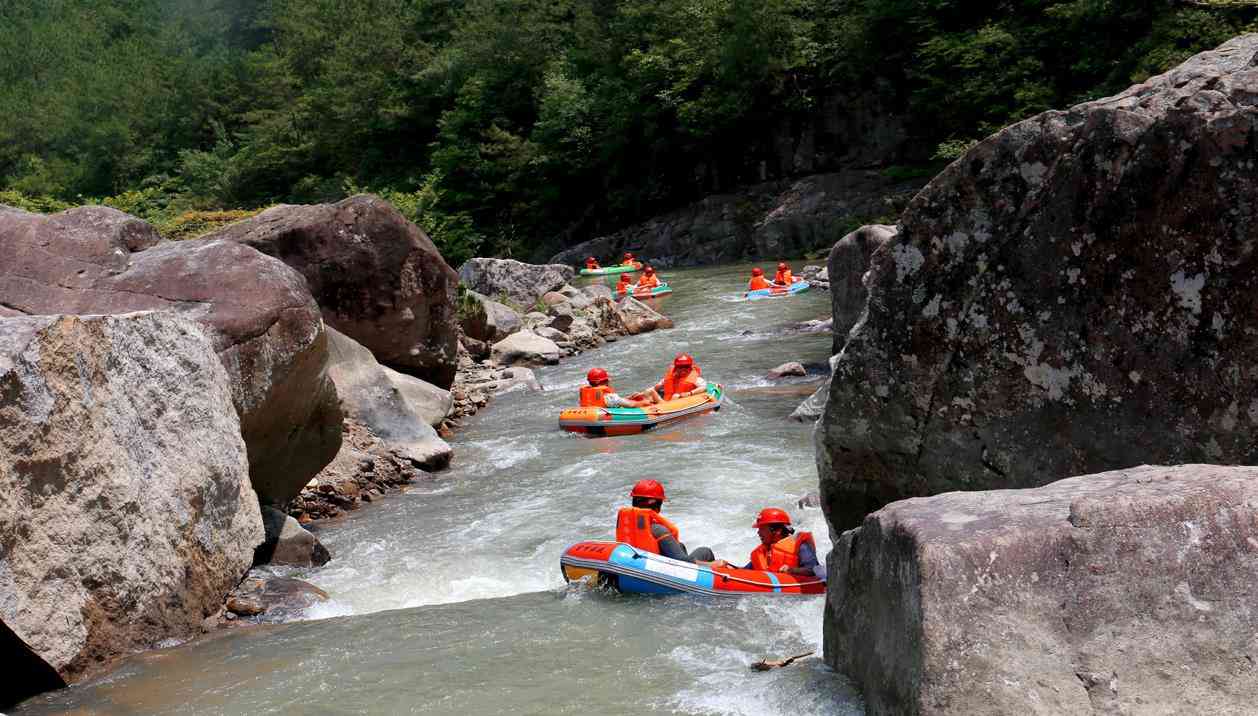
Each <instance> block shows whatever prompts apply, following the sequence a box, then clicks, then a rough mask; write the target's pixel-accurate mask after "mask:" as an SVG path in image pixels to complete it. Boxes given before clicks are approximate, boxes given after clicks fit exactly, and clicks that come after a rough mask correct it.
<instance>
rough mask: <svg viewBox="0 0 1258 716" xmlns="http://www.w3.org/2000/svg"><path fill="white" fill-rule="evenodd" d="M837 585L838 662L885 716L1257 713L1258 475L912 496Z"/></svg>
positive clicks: (851, 550)
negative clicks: (1255, 706)
mask: <svg viewBox="0 0 1258 716" xmlns="http://www.w3.org/2000/svg"><path fill="white" fill-rule="evenodd" d="M829 589H830V591H829V596H828V600H827V604H826V614H827V620H826V625H825V652H826V659H827V660H828V661H829V662H830V664H831V665H833V666H834V667H835V668H836V669H839V670H840V671H843V672H844V673H846V674H848V675H849V676H851V677H852V678H853V679H854V680H855V682H856V684H857V686H858V687H859V688H860V689H861V691H862V692H863V693H864V700H865V704H866V708H867V709H868V712H869V713H871V714H892V713H894V714H925V713H930V714H957V715H958V716H960V715H965V716H982V715H985V714H991V715H992V716H995V715H997V714H1018V713H1043V714H1067V713H1070V714H1090V713H1106V714H1120V713H1132V714H1136V713H1195V714H1223V713H1229V714H1241V713H1252V711H1253V707H1254V704H1255V703H1258V666H1255V663H1256V661H1258V609H1255V607H1254V595H1255V594H1258V468H1254V467H1221V466H1216V465H1181V466H1178V467H1139V468H1133V469H1127V470H1117V471H1112V472H1106V473H1101V474H1096V475H1084V476H1081V477H1072V478H1069V479H1066V480H1060V481H1058V482H1054V483H1052V484H1050V485H1047V486H1044V487H1040V488H1037V489H1026V490H997V491H984V492H951V493H948V494H945V495H937V496H935V497H930V498H919V499H912V500H904V501H901V502H895V503H892V504H890V505H887V506H886V507H884V508H883V509H881V510H879V511H878V512H875V513H873V514H871V515H869V516H868V517H866V518H865V521H864V523H863V524H862V525H861V526H860V527H859V528H858V529H854V530H850V531H848V532H845V533H843V535H842V537H841V538H840V539H839V540H838V541H837V542H836V543H835V546H834V550H833V552H832V553H831V556H830V563H829Z"/></svg>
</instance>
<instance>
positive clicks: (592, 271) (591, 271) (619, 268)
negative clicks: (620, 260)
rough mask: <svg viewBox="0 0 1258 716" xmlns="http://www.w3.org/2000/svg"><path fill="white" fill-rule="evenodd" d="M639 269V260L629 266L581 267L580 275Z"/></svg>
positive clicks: (600, 274) (629, 271)
mask: <svg viewBox="0 0 1258 716" xmlns="http://www.w3.org/2000/svg"><path fill="white" fill-rule="evenodd" d="M641 270H642V264H641V262H638V261H634V262H633V264H632V265H629V266H626V265H624V264H621V265H619V266H605V267H603V268H596V269H589V268H583V269H581V275H582V276H614V275H616V274H618V273H633V272H634V271H641Z"/></svg>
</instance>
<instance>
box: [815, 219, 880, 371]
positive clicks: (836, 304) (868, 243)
mask: <svg viewBox="0 0 1258 716" xmlns="http://www.w3.org/2000/svg"><path fill="white" fill-rule="evenodd" d="M895 234H896V227H894V226H885V225H883V224H871V225H869V226H862V227H860V228H859V229H857V230H856V231H853V232H852V233H850V234H848V235H847V236H844V237H843V238H841V239H839V240H838V242H837V243H835V245H834V248H832V249H830V258H829V260H828V261H826V269H825V273H826V276H827V280H828V278H829V277H831V276H833V277H834V280H833V282H831V283H830V309H831V315H832V320H833V321H834V323H833V324H832V325H831V328H830V330H831V331H833V332H834V352H835V353H838V352H839V351H841V350H843V344H844V343H846V342H847V334H848V333H850V332H851V330H852V326H855V325H856V322H857V321H859V320H860V317H861V314H863V313H864V312H865V299H866V298H868V297H869V293H868V292H867V291H866V289H865V274H866V273H867V272H868V271H869V260H870V259H871V258H872V257H873V255H874V252H875V251H877V250H878V248H879V247H881V246H882V245H883V244H885V243H887V242H888V241H890V240H891V239H893V238H895Z"/></svg>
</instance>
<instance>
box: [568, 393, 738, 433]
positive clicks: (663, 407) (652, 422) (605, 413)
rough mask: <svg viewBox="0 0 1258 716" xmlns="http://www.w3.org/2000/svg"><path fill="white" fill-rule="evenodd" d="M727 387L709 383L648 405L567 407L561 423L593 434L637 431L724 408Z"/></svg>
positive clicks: (569, 429)
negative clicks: (682, 395)
mask: <svg viewBox="0 0 1258 716" xmlns="http://www.w3.org/2000/svg"><path fill="white" fill-rule="evenodd" d="M724 400H725V389H724V387H723V386H721V385H719V384H717V383H708V391H707V392H706V393H702V394H699V395H691V396H687V397H685V398H677V399H676V400H666V401H664V402H662V403H658V404H656V405H648V406H647V407H645V408H568V409H567V410H564V411H563V412H562V413H560V414H559V427H561V428H563V429H564V430H567V431H568V432H570V433H582V434H585V435H590V436H592V437H603V436H614V435H636V434H638V433H642V432H646V431H647V430H650V429H652V428H655V427H658V426H660V425H665V424H667V423H672V422H675V421H678V420H682V419H684V418H689V417H692V416H695V415H702V414H704V413H710V412H713V411H716V410H720V409H721V403H722V402H723V401H724Z"/></svg>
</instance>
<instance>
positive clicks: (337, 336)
mask: <svg viewBox="0 0 1258 716" xmlns="http://www.w3.org/2000/svg"><path fill="white" fill-rule="evenodd" d="M328 349H329V350H328V352H329V354H330V356H331V360H330V361H329V364H328V375H330V376H331V377H332V380H333V382H335V383H336V389H337V393H338V394H340V396H341V407H342V409H343V410H344V411H345V415H346V416H347V417H349V418H350V419H351V420H355V421H357V422H359V423H362V424H363V425H366V426H367V427H368V428H369V429H370V430H371V432H372V433H373V434H374V435H375V436H376V437H378V438H380V439H381V440H383V441H384V442H385V443H386V444H387V445H388V447H389V448H390V449H392V450H393V451H394V452H396V453H398V454H399V455H402V456H404V457H406V458H407V459H409V460H410V461H411V462H413V463H414V464H415V465H417V466H418V467H422V468H424V469H426V470H437V469H441V468H443V467H445V466H446V465H448V464H449V462H450V455H451V453H452V452H453V451H452V450H451V449H450V445H449V444H447V443H446V441H445V440H442V439H441V437H440V436H438V435H437V431H436V430H434V429H433V427H432V425H430V424H429V423H428V421H427V420H426V419H425V418H424V417H423V416H421V415H419V414H417V413H416V412H415V411H413V410H411V407H410V404H409V402H408V401H407V399H406V398H405V397H404V396H403V394H402V392H401V391H399V390H398V389H397V387H395V385H394V382H393V381H392V380H391V379H390V378H389V375H388V374H387V373H385V372H384V368H383V367H382V366H381V365H380V364H379V363H377V362H376V359H375V357H374V356H373V355H372V354H371V351H369V350H367V349H366V348H365V347H363V346H362V345H360V344H359V343H357V342H356V341H354V340H353V339H351V338H349V337H347V336H344V335H342V334H341V333H339V332H337V331H336V330H335V329H332V328H329V329H328Z"/></svg>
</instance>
